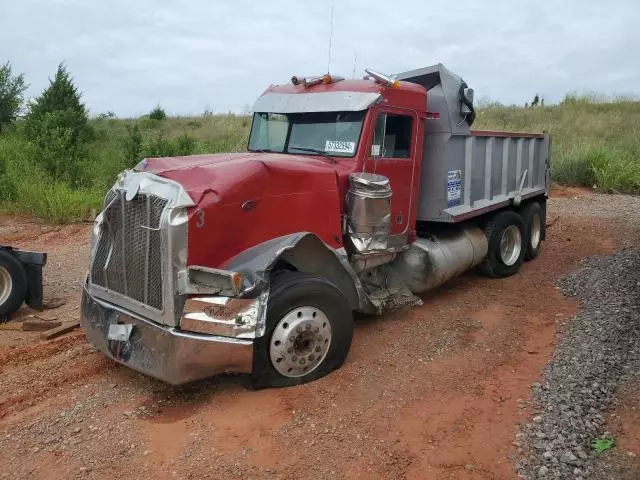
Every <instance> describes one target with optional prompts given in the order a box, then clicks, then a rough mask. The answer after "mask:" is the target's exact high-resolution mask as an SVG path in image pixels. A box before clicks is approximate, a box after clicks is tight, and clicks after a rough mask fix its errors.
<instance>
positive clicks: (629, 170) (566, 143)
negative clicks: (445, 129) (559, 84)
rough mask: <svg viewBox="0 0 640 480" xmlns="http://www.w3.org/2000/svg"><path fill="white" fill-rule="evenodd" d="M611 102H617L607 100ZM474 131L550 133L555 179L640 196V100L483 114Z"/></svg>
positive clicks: (575, 100)
mask: <svg viewBox="0 0 640 480" xmlns="http://www.w3.org/2000/svg"><path fill="white" fill-rule="evenodd" d="M607 100H611V101H607ZM474 128H484V129H492V130H494V129H495V130H513V131H548V132H550V133H551V134H552V136H553V139H552V142H553V143H552V155H551V157H552V164H551V175H552V178H553V180H554V181H556V182H558V183H561V184H564V185H572V186H586V187H595V188H597V189H599V190H601V191H604V192H613V193H616V192H620V193H632V194H638V193H640V102H638V101H634V100H631V99H625V98H620V99H607V98H603V97H601V96H593V95H592V96H584V97H577V96H567V98H566V99H565V100H564V101H563V102H562V103H561V104H559V105H554V106H547V107H537V108H527V109H525V108H516V107H501V106H490V107H487V108H484V109H482V110H480V112H479V114H478V117H477V120H476V123H475V125H474Z"/></svg>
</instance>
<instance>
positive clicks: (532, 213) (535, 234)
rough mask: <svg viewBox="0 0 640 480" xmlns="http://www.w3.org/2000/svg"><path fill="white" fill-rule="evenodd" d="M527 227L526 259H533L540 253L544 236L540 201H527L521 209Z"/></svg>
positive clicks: (525, 237)
mask: <svg viewBox="0 0 640 480" xmlns="http://www.w3.org/2000/svg"><path fill="white" fill-rule="evenodd" d="M520 215H521V216H522V220H523V221H524V228H525V235H524V239H525V252H524V259H525V260H533V259H534V258H536V257H537V256H538V255H539V254H540V250H541V249H542V239H543V238H544V233H545V232H544V214H543V212H542V207H541V206H540V204H539V203H538V202H531V203H527V204H526V205H525V206H524V207H522V209H521V210H520Z"/></svg>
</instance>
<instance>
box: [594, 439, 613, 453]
mask: <svg viewBox="0 0 640 480" xmlns="http://www.w3.org/2000/svg"><path fill="white" fill-rule="evenodd" d="M615 445H616V441H615V440H614V439H613V437H603V438H597V439H596V440H594V441H593V443H592V444H591V448H593V449H594V450H595V451H596V452H598V453H602V452H604V451H606V450H609V449H610V448H613V447H615Z"/></svg>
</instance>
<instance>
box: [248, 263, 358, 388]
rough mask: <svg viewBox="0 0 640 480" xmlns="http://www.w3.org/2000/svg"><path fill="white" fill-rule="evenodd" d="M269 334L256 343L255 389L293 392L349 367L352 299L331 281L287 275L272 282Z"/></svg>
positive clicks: (267, 332)
mask: <svg viewBox="0 0 640 480" xmlns="http://www.w3.org/2000/svg"><path fill="white" fill-rule="evenodd" d="M266 323H267V325H266V331H265V335H264V336H263V337H261V338H258V339H256V340H255V344H254V355H253V369H252V370H253V371H252V374H251V385H250V386H251V387H253V388H266V387H288V386H292V385H299V384H302V383H306V382H310V381H312V380H316V379H318V378H321V377H324V376H325V375H327V374H328V373H330V372H331V371H333V370H335V369H336V368H339V367H340V366H341V365H342V364H343V363H344V360H345V358H346V357H347V354H348V353H349V348H350V346H351V339H352V337H353V315H352V312H351V308H350V307H349V304H348V302H347V299H346V298H345V297H344V295H342V293H340V291H339V290H338V289H337V288H336V287H335V286H334V285H333V284H332V283H331V282H329V281H328V280H326V279H324V278H322V277H319V276H317V275H313V274H309V273H301V272H283V273H278V274H276V275H275V276H274V278H273V280H272V282H271V289H270V294H269V303H268V305H267V321H266Z"/></svg>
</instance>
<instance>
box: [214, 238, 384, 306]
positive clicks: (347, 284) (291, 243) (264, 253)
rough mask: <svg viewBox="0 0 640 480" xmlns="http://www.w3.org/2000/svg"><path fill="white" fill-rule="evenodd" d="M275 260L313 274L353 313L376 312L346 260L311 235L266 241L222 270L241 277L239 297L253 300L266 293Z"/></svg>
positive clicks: (230, 261)
mask: <svg viewBox="0 0 640 480" xmlns="http://www.w3.org/2000/svg"><path fill="white" fill-rule="evenodd" d="M279 260H284V261H286V262H287V263H289V264H290V265H292V266H293V267H295V268H296V269H297V270H299V271H301V272H307V273H315V274H317V275H320V276H322V277H324V278H326V279H328V280H329V281H331V283H333V284H334V285H335V286H336V287H337V288H338V289H339V290H340V291H341V292H342V293H343V295H344V296H345V297H346V298H347V300H348V302H349V305H350V306H351V308H352V309H353V310H358V311H361V312H375V311H376V309H375V307H374V306H373V304H372V303H371V302H370V300H369V298H368V297H367V295H366V293H365V291H364V288H363V286H362V284H361V282H360V280H359V279H358V276H357V275H356V273H355V272H354V271H353V269H352V268H351V266H350V265H349V263H348V262H347V260H346V258H344V257H342V256H341V255H340V254H339V253H338V252H336V251H335V250H334V249H332V248H331V247H329V246H327V245H326V244H325V243H324V242H323V241H322V240H321V239H320V238H319V237H318V236H317V235H315V234H313V233H309V232H297V233H292V234H289V235H284V236H282V237H277V238H273V239H271V240H267V241H266V242H263V243H260V244H258V245H256V246H255V247H252V248H250V249H248V250H245V251H244V252H242V253H240V254H239V255H236V256H235V257H233V258H232V259H230V260H229V261H227V262H226V263H225V264H224V265H222V268H224V269H225V270H230V271H234V272H240V273H242V276H243V284H242V291H241V294H240V296H242V297H245V298H248V297H257V296H258V295H260V294H262V293H263V292H265V291H268V289H269V277H270V273H271V270H272V269H273V267H274V266H275V265H276V264H277V262H278V261H279Z"/></svg>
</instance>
